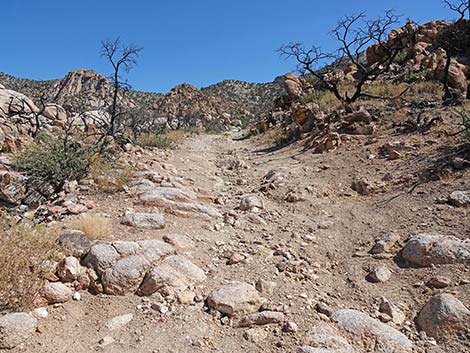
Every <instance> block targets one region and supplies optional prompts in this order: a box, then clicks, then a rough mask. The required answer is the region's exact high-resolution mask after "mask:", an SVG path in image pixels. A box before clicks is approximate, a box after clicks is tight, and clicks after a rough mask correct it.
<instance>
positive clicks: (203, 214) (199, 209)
mask: <svg viewBox="0 0 470 353" xmlns="http://www.w3.org/2000/svg"><path fill="white" fill-rule="evenodd" d="M165 211H166V212H168V213H170V214H174V215H176V216H180V217H186V218H191V217H200V218H203V219H206V220H211V219H213V218H222V214H221V213H220V212H219V211H218V210H217V209H215V208H213V207H210V206H207V205H203V204H200V203H185V202H169V203H168V205H167V207H166V208H165Z"/></svg>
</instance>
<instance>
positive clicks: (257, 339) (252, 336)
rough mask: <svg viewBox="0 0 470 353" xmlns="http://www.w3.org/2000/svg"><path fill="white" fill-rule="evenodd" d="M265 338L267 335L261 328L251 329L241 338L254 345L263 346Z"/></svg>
mask: <svg viewBox="0 0 470 353" xmlns="http://www.w3.org/2000/svg"><path fill="white" fill-rule="evenodd" d="M267 336H268V333H267V332H266V331H265V330H264V328H263V327H253V328H249V329H247V330H245V332H243V338H244V339H245V340H247V341H248V342H252V343H256V344H265V343H266V337H267Z"/></svg>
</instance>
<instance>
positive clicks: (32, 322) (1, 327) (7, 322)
mask: <svg viewBox="0 0 470 353" xmlns="http://www.w3.org/2000/svg"><path fill="white" fill-rule="evenodd" d="M37 327H38V320H37V319H36V318H35V317H34V316H33V315H31V314H27V313H9V314H6V315H3V316H1V317H0V349H2V350H3V349H13V348H15V347H16V346H18V345H20V344H22V343H24V342H26V341H27V340H28V338H29V337H30V336H31V335H32V334H33V332H34V331H35V330H36V328H37Z"/></svg>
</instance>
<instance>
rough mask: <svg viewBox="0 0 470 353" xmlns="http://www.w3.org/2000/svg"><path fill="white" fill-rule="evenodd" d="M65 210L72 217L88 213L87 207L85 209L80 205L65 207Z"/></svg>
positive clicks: (74, 204)
mask: <svg viewBox="0 0 470 353" xmlns="http://www.w3.org/2000/svg"><path fill="white" fill-rule="evenodd" d="M66 208H67V211H68V212H69V213H70V214H74V215H77V214H81V213H85V212H87V211H88V207H86V206H85V205H82V204H81V203H73V204H70V205H67V207H66Z"/></svg>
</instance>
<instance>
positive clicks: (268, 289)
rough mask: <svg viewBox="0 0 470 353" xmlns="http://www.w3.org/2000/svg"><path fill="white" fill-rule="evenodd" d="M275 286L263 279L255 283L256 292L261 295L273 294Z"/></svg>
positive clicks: (275, 284)
mask: <svg viewBox="0 0 470 353" xmlns="http://www.w3.org/2000/svg"><path fill="white" fill-rule="evenodd" d="M276 286H277V283H276V282H273V281H266V280H264V279H259V280H257V281H256V283H255V288H256V290H257V291H258V292H260V293H262V294H273V293H274V290H275V289H276Z"/></svg>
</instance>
